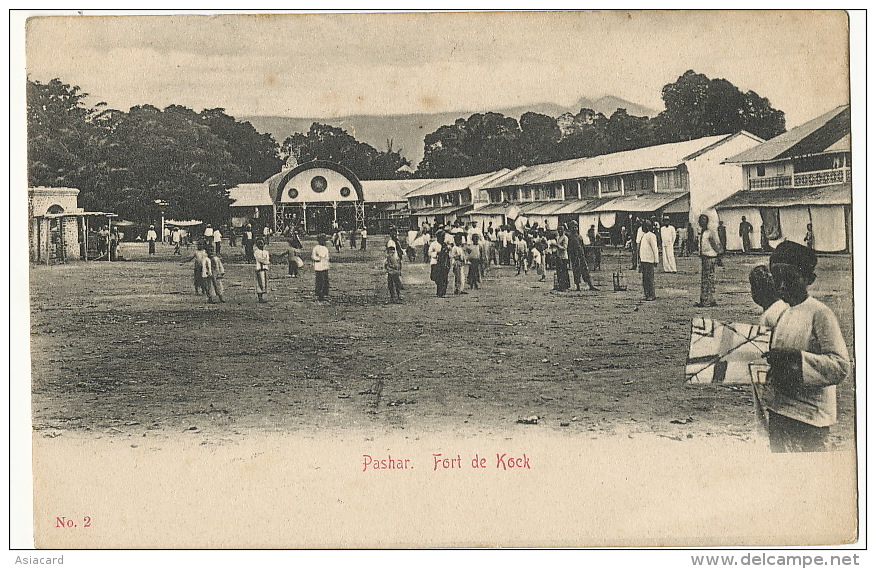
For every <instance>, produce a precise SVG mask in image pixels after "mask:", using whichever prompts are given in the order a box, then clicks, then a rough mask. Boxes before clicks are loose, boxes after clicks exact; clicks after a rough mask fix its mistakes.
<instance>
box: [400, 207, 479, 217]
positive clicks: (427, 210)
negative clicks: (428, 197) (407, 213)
mask: <svg viewBox="0 0 876 569" xmlns="http://www.w3.org/2000/svg"><path fill="white" fill-rule="evenodd" d="M471 208H472V206H471V205H447V206H443V207H424V208H422V209H418V210H415V211H413V215H450V214H451V213H457V212H460V211H462V210H469V209H471Z"/></svg>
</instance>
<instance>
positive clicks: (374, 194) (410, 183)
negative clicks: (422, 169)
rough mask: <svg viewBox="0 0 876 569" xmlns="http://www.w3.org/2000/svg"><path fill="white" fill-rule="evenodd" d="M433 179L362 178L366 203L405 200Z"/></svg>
mask: <svg viewBox="0 0 876 569" xmlns="http://www.w3.org/2000/svg"><path fill="white" fill-rule="evenodd" d="M434 181H435V180H434V179H431V180H362V182H361V183H362V195H363V197H364V198H365V203H380V202H403V201H405V200H406V196H407V194H408V193H410V192H412V191H414V190H416V189H418V188H422V187H423V186H425V185H426V184H431V183H432V182H434Z"/></svg>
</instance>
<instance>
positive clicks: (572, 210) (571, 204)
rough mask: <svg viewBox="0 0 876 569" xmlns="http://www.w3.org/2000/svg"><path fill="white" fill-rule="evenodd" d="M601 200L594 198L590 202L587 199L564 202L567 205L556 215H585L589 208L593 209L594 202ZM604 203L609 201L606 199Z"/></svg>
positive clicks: (556, 212) (555, 213)
mask: <svg viewBox="0 0 876 569" xmlns="http://www.w3.org/2000/svg"><path fill="white" fill-rule="evenodd" d="M598 199H600V198H592V199H589V200H585V199H577V200H568V201H565V202H563V203H564V204H565V205H563V207H561V208H560V209H558V210H557V211H555V212H554V215H573V214H576V213H583V212H584V211H585V210H587V208H589V207H591V205H592V204H593V202H594V201H596V200H598ZM603 200H604V201H608V200H607V199H604V198H603Z"/></svg>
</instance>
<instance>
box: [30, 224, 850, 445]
mask: <svg viewBox="0 0 876 569" xmlns="http://www.w3.org/2000/svg"><path fill="white" fill-rule="evenodd" d="M384 242H385V237H383V236H373V237H371V238H370V239H369V245H370V246H371V248H370V249H369V251H368V252H367V253H362V252H360V251H351V250H350V249H348V248H345V249H343V250H341V252H340V253H339V254H335V253H334V251H333V252H332V253H333V259H332V261H333V264H332V269H331V291H332V292H331V294H332V299H331V302H330V303H326V304H321V303H318V302H316V301H315V299H314V295H313V271H312V265H311V264H310V263H308V265H307V266H306V267H305V268H304V270H303V273H302V276H301V277H300V278H297V279H296V278H289V277H285V276H284V275H285V273H286V267H285V264H282V263H280V264H278V265H275V266H274V267H273V268H272V272H271V282H270V288H271V292H270V294H269V295H268V299H269V301H270V302H269V304H266V305H260V304H257V303H256V296H255V292H254V277H253V270H252V265H247V264H245V263H243V262H242V257H241V253H242V250H241V248H240V247H238V248H230V247H228V246H227V245H226V246H225V248H224V249H223V253H224V255H223V257H224V258H225V265H226V270H227V274H226V277H225V287H226V299H227V301H228V302H227V303H225V304H219V305H211V304H207V303H206V301H205V299H204V298H203V297H199V296H195V294H194V292H193V287H192V269H191V263H185V264H181V261H182V260H184V259H185V258H187V257H188V255H190V254H191V251H193V249H192V250H191V251H188V252H186V255H184V256H183V257H182V259H181V258H180V257H176V256H174V255H173V254H172V249H171V248H170V247H169V246H164V245H159V247H158V255H156V256H155V257H149V256H148V255H147V254H146V245H145V244H124V246H123V249H122V254H123V255H125V256H126V257H127V258H128V259H130V260H129V261H124V262H117V263H108V262H91V263H83V262H75V263H71V264H68V265H60V266H51V267H46V266H32V267H31V270H30V287H31V311H30V315H31V342H32V343H31V345H32V382H33V386H32V397H33V426H34V429H35V431H36V433H35V434H36V435H37V436H44V437H55V436H59V435H61V434H64V433H71V434H72V433H76V434H82V435H85V436H94V437H101V438H105V437H120V436H126V435H127V436H130V435H141V434H145V433H146V432H149V431H152V432H168V433H170V432H173V433H189V434H191V435H193V436H196V437H197V438H198V439H199V440H205V441H212V442H219V443H221V441H222V440H224V439H225V438H226V437H230V438H234V437H235V436H241V435H243V436H245V435H247V434H248V433H252V432H256V431H257V432H262V433H272V432H273V433H283V432H302V433H308V432H314V431H320V432H323V431H326V430H332V429H345V428H356V429H359V428H363V429H370V430H376V431H395V432H399V431H400V430H402V429H408V430H410V431H413V432H417V431H422V432H426V431H430V430H433V429H441V430H447V431H450V432H456V433H458V434H459V435H460V436H463V437H465V436H468V435H472V436H475V435H481V434H486V435H488V434H497V433H498V434H501V433H504V432H509V433H513V432H515V431H517V432H520V431H521V430H527V432H529V430H532V429H539V430H540V429H549V430H551V431H554V432H555V433H557V434H563V435H565V434H567V435H569V436H572V437H588V438H603V437H610V436H618V435H626V434H634V433H649V434H652V435H657V436H660V437H667V438H668V439H673V440H679V441H682V440H686V439H692V438H693V439H702V438H707V437H728V436H729V437H733V438H738V439H740V440H751V439H752V437H756V436H757V426H756V421H755V415H754V410H753V407H752V401H751V394H750V390H749V388H748V387H746V386H739V387H735V386H734V387H717V386H707V387H702V386H698V387H691V386H685V385H684V381H683V379H684V378H683V368H684V362H685V357H686V354H687V348H688V341H689V331H690V320H691V318H692V317H694V316H708V317H711V318H715V319H719V320H723V321H732V322H756V321H757V317H758V310H757V307H756V306H755V305H754V303H753V302H752V301H751V299H750V296H749V294H748V285H747V274H748V271H749V270H750V269H751V268H752V267H753V266H754V265H756V264H760V263H765V262H766V260H767V258H766V257H765V256H758V255H746V256H742V255H737V256H732V257H730V258H728V260H727V263H726V268H725V269H723V270H721V269H719V274H718V278H719V281H718V297H717V299H718V302H719V306H718V307H717V308H713V309H699V308H695V307H694V306H693V304H694V302H696V301H697V300H698V295H699V259H698V258H696V257H693V258H685V257H681V258H679V259H678V266H679V273H678V274H673V275H670V274H664V273H662V272H661V271H660V269H659V268H658V271H657V275H656V281H657V296H658V300H657V301H656V302H644V301H643V300H642V288H641V280H640V276H639V274H638V273H636V272H633V271H629V270H627V271H626V277H627V279H628V281H629V288H628V290H627V291H624V292H615V291H613V287H612V279H611V275H612V272H613V271H614V270H617V268H618V267H621V266H622V267H623V268H624V269H628V268H629V260H628V253H626V252H619V251H617V250H615V249H613V248H607V249H606V251H605V253H604V257H603V263H602V265H603V266H602V270H601V271H599V272H594V280H595V281H596V284H597V285H598V286H600V288H601V290H600V291H599V292H570V293H564V294H558V293H554V292H552V291H551V283H550V281H551V277H552V273H549V274H548V282H542V283H540V282H538V281H537V277H536V276H534V275H533V274H529V275H526V276H519V277H518V276H516V274H515V271H514V270H513V269H512V268H510V267H499V268H493V269H491V271H490V273H489V274H488V276H487V278H486V280H485V282H484V283H483V288H482V289H481V290H478V291H471V293H470V294H467V295H462V296H453V295H450V296H449V297H448V298H444V299H441V298H436V297H435V294H434V286H433V285H432V283H431V282H430V281H429V280H428V271H427V269H428V267H427V265H424V264H422V263H415V264H407V263H406V264H405V266H404V272H403V281H404V282H405V283H406V289H405V291H404V293H403V294H404V301H403V303H402V304H390V303H388V302H387V292H386V283H385V276H384V274H383V272H382V270H381V267H382V255H381V253H380V251H379V250H380V249H381V246H382V245H383V244H384ZM311 245H312V244H311V243H310V242H309V241H308V242H306V243H305V250H307V251H309V249H310V246H311ZM283 249H284V248H283V244H282V243H272V244H271V246H270V248H269V250H270V251H271V253H272V257H275V256H277V255H279V253H280V252H282V251H283ZM817 272H818V280H817V281H816V283H815V284H814V285H813V287H812V288H811V292H812V294H813V295H814V296H816V297H817V298H819V299H820V300H822V301H824V302H825V303H826V304H827V305H828V306H830V307H831V308H832V309H833V310H834V311H835V312H836V314H837V316H838V317H839V320H840V324H841V326H842V330H843V333H844V335H845V338H846V341H847V343H848V345H849V348H850V351H851V352H852V354H854V351H853V342H854V330H853V309H852V260H851V257H850V256H822V257H820V259H819V266H818V269H817ZM451 286H452V284H451ZM838 394H839V395H838V397H839V423H838V425H836V426H835V427H834V428H833V429H832V434H831V439H832V441H831V442H832V444H833V445H834V446H835V447H836V448H841V449H849V448H851V447H852V446H853V444H854V400H855V381H854V377H852V378H850V379H848V380H847V381H845V382H844V383H843V384H841V385H840V387H839V390H838ZM533 416H537V417H538V422H537V424H520V423H518V421H519V420H521V419H526V418H529V417H533ZM202 444H203V443H202Z"/></svg>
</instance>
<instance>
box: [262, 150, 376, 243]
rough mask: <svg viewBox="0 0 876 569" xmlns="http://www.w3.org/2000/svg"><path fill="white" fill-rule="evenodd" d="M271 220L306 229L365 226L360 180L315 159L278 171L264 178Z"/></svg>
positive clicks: (342, 167)
mask: <svg viewBox="0 0 876 569" xmlns="http://www.w3.org/2000/svg"><path fill="white" fill-rule="evenodd" d="M266 183H267V185H268V193H269V195H270V196H271V201H272V202H273V205H274V207H275V208H276V209H275V212H276V213H275V219H276V220H277V222H279V223H278V225H280V224H282V225H283V226H286V225H290V224H294V223H297V222H300V223H301V224H303V226H304V230H305V231H308V232H313V231H319V232H322V233H329V232H331V231H332V228H333V227H335V226H337V227H342V228H347V229H353V228H355V229H361V228H362V227H364V226H365V196H364V194H363V192H362V183H361V182H360V181H359V178H357V177H356V175H355V174H353V172H351V171H350V170H349V169H348V168H346V167H344V166H341V165H340V164H335V163H334V162H328V161H325V160H315V161H313V162H307V163H305V164H301V165H299V166H296V167H294V168H291V169H287V170H282V171H281V172H279V173H277V174H274V175H273V176H271V177H270V178H268V180H267V182H266Z"/></svg>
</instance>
